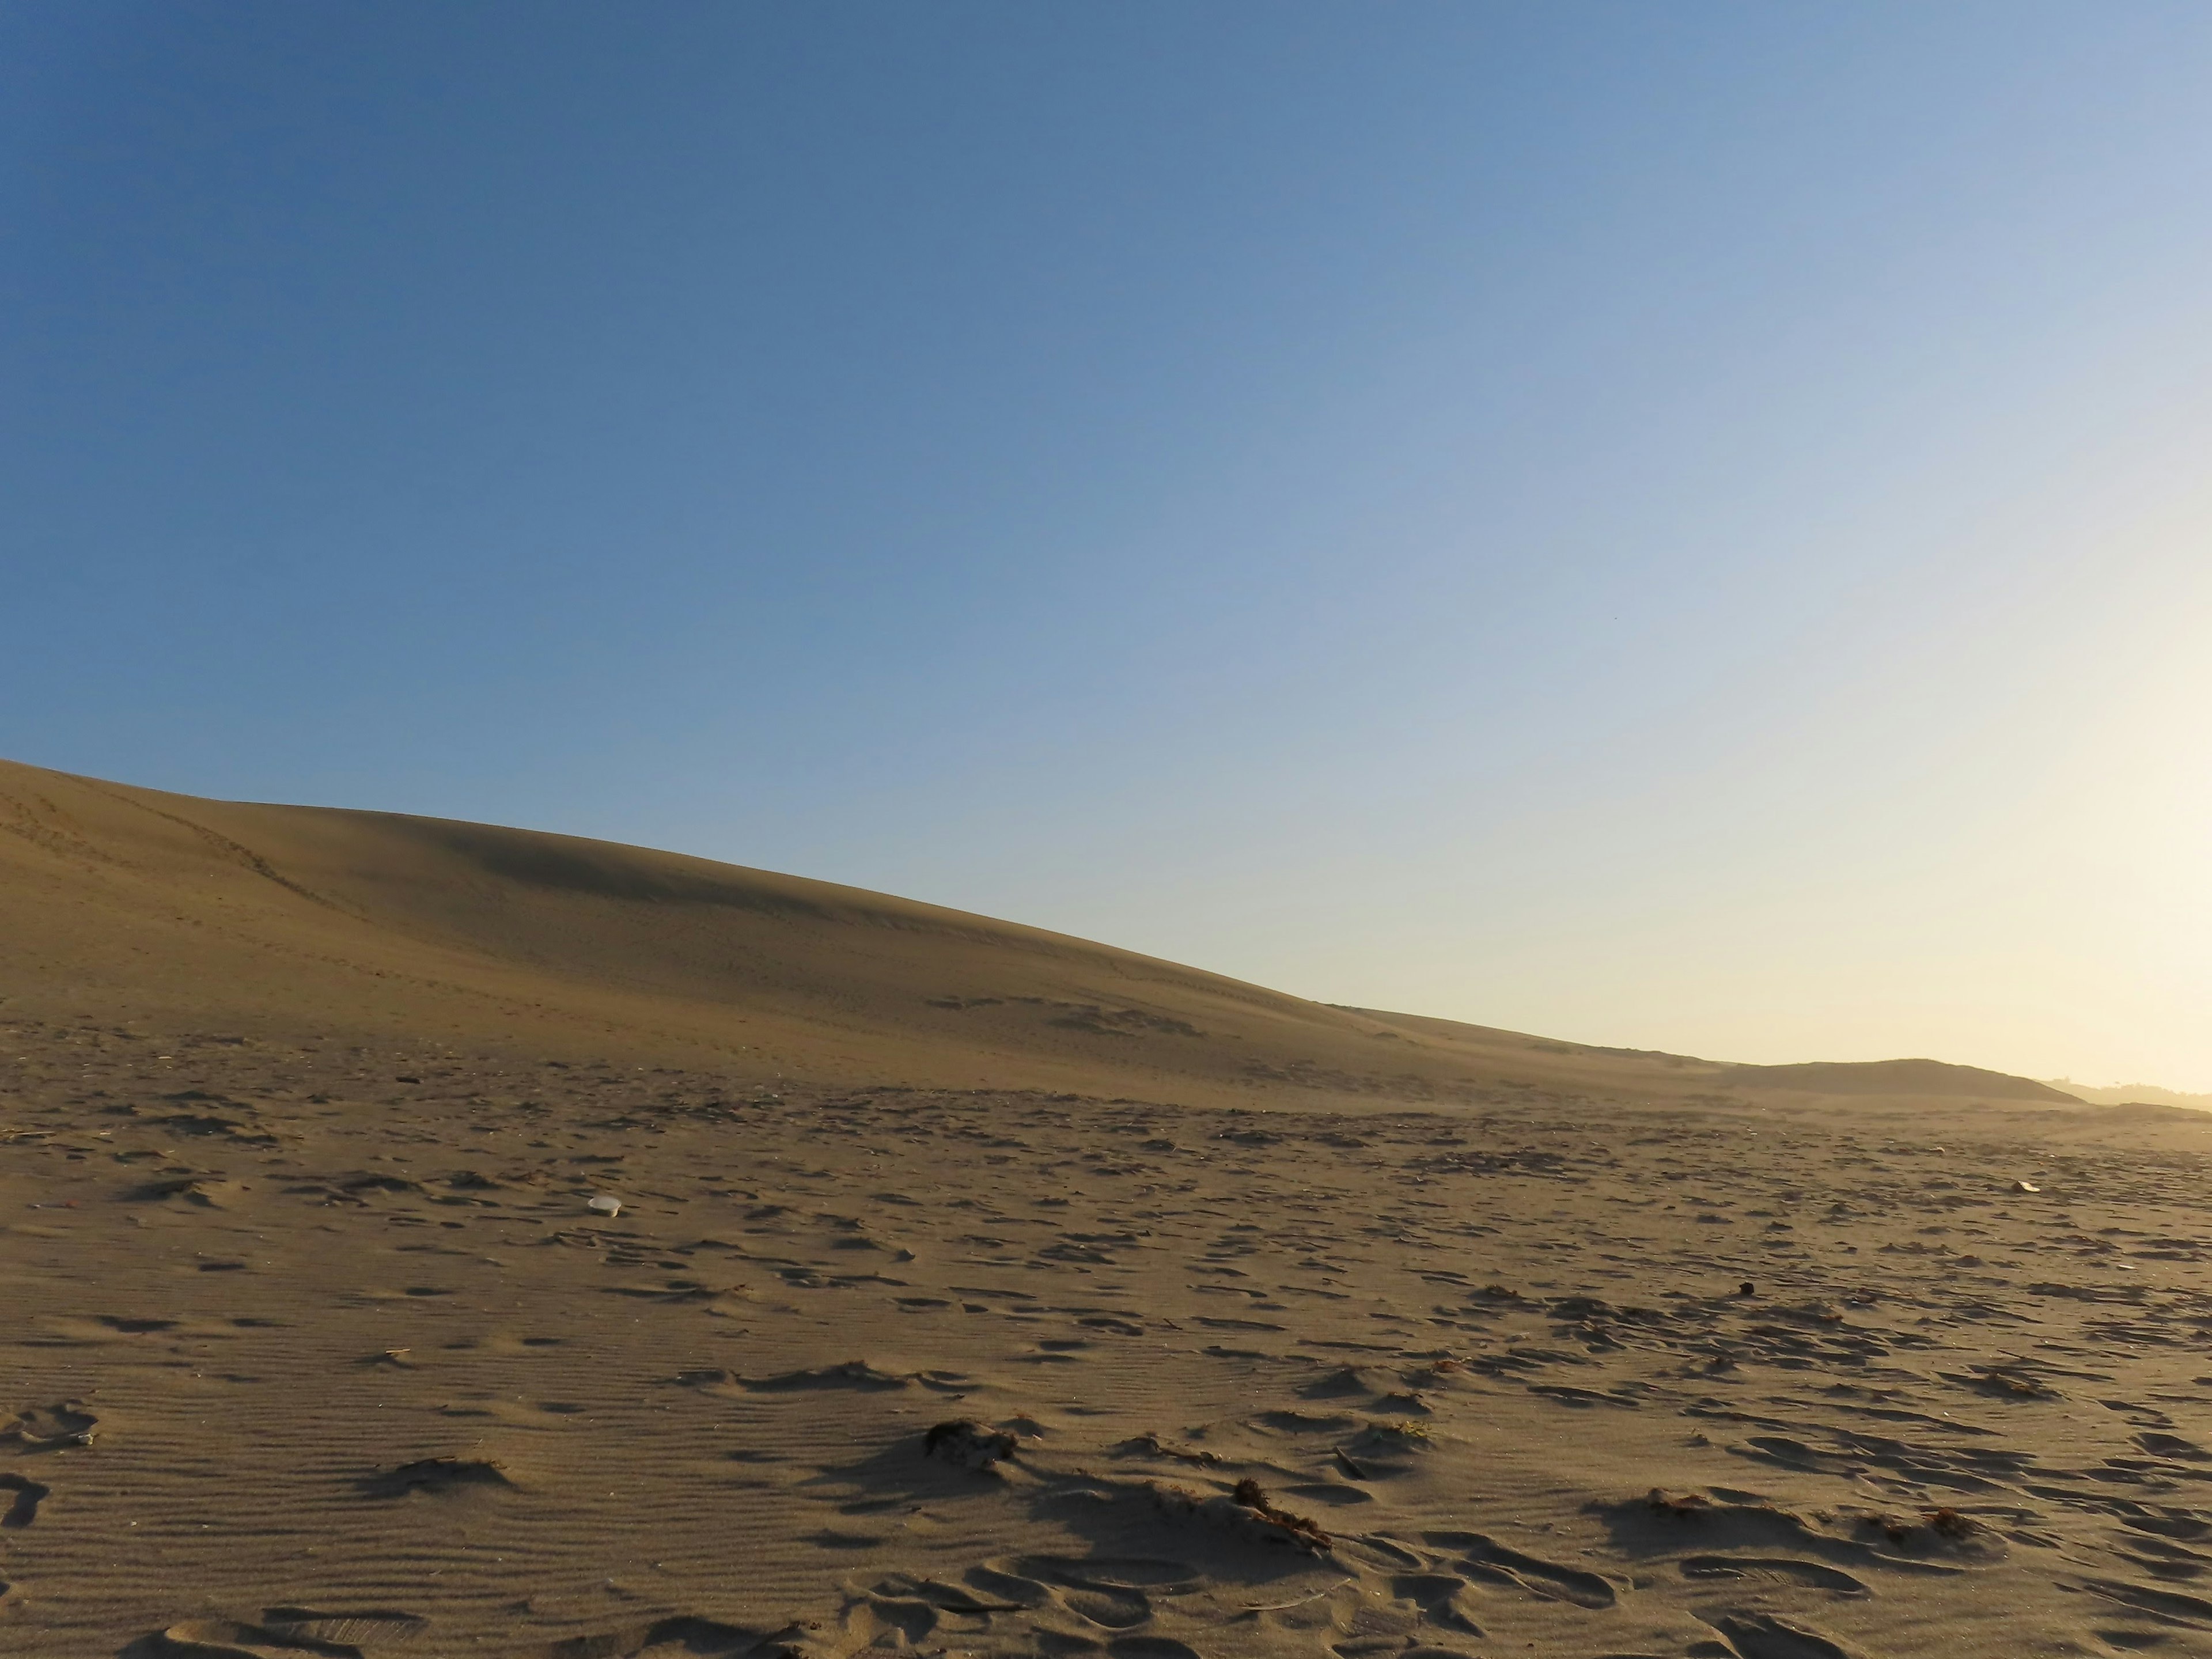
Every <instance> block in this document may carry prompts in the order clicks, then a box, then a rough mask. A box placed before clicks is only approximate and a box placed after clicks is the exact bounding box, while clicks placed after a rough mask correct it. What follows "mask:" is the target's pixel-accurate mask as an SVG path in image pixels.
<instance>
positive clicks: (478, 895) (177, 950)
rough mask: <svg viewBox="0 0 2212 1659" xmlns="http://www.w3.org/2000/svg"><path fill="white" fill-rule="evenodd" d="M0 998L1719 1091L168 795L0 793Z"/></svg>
mask: <svg viewBox="0 0 2212 1659" xmlns="http://www.w3.org/2000/svg"><path fill="white" fill-rule="evenodd" d="M0 830H5V831H7V832H8V833H7V834H5V835H0V907H4V908H0V915H4V918H5V921H6V931H5V934H4V937H0V953H4V954H0V973H4V975H5V979H6V983H7V984H8V986H9V995H10V996H11V997H12V998H13V999H14V1006H17V1007H19V1008H21V1009H22V1010H23V1011H24V1012H29V1013H31V1014H33V1015H36V1016H40V1017H52V1016H55V1015H61V1014H69V1013H74V1012H79V1005H84V1006H87V1007H90V1008H94V1009H97V1010H99V1011H100V1012H102V1013H103V1014H119V1015H122V1016H125V1017H128V1018H134V1019H138V1020H141V1021H149V1022H152V1023H153V1024H155V1025H166V1024H168V1023H170V1022H173V1021H182V1022H183V1024H184V1025H185V1026H187V1027H190V1028H192V1029H201V1028H204V1026H205V1025H206V1024H207V1023H208V1022H210V1021H216V1022H220V1023H222V1024H224V1025H225V1026H226V1027H228V1028H230V1029H233V1030H235V1031H237V1032H239V1033H241V1034H246V1035H259V1036H270V1037H277V1036H286V1035H290V1034H298V1033H301V1032H315V1033H328V1032H331V1031H339V1030H344V1031H353V1032H358V1033H362V1034H363V1035H367V1036H393V1035H404V1036H410V1037H414V1036H442V1037H447V1038H449V1039H451V1040H453V1041H455V1042H471V1043H478V1044H480V1043H483V1042H505V1043H512V1044H513V1045H516V1046H518V1047H519V1048H525V1049H528V1050H530V1051H532V1052H536V1051H538V1050H543V1051H544V1052H547V1053H551V1054H587V1055H590V1056H593V1057H607V1056H623V1055H635V1056H637V1057H640V1058H648V1059H651V1060H653V1061H655V1062H666V1061H668V1060H699V1061H706V1062H711V1063H714V1064H715V1065H718V1066H730V1067H734V1068H736V1069H738V1070H741V1071H744V1072H745V1073H748V1074H750V1075H753V1076H756V1077H757V1078H760V1079H763V1080H773V1079H776V1078H779V1077H781V1078H783V1079H787V1080H799V1079H823V1080H838V1081H846V1080H851V1079H856V1078H857V1079H866V1078H883V1079H890V1080H895V1081H899V1082H907V1083H933V1084H943V1085H951V1086H981V1085H988V1086H994V1087H1004V1086H1008V1085H1013V1086H1034V1087H1042V1088H1074V1089H1081V1090H1084V1091H1086V1092H1091V1093H1101V1094H1107V1095H1114V1094H1125V1093H1139V1092H1142V1093H1146V1094H1150V1095H1156V1096H1157V1095H1161V1094H1163V1093H1164V1094H1165V1095H1166V1097H1170V1098H1174V1099H1185V1100H1192V1101H1200V1100H1205V1101H1210V1102H1213V1103H1233V1102H1238V1101H1243V1100H1244V1099H1246V1098H1248V1097H1250V1096H1252V1095H1254V1094H1255V1092H1264V1093H1277V1092H1281V1091H1301V1090H1304V1091H1326V1092H1328V1093H1343V1092H1354V1093H1365V1094H1369V1095H1371V1096H1373V1097H1377V1098H1389V1099H1397V1100H1403V1099H1409V1098H1411V1099H1423V1098H1437V1099H1449V1098H1467V1097H1474V1096H1479V1095H1480V1094H1481V1093H1482V1092H1484V1091H1492V1090H1495V1089H1496V1088H1497V1087H1498V1086H1499V1085H1511V1086H1513V1087H1514V1088H1516V1089H1520V1088H1524V1087H1528V1086H1534V1087H1540V1088H1546V1089H1551V1090H1555V1091H1569V1092H1576V1091H1589V1090H1599V1091H1607V1092H1626V1091H1637V1090H1644V1091H1659V1092H1661V1093H1663V1094H1665V1095H1668V1096H1669V1097H1680V1096H1683V1095H1686V1094H1693V1093H1696V1092H1699V1091H1700V1090H1701V1089H1703V1088H1705V1087H1706V1086H1708V1085H1709V1084H1710V1080H1711V1079H1712V1078H1713V1077H1714V1076H1716V1075H1717V1073H1718V1071H1719V1069H1720V1068H1718V1067H1716V1066H1710V1065H1706V1064H1705V1063H1703V1062H1698V1061H1687V1060H1680V1059H1678V1058H1673V1057H1663V1056H1662V1057H1650V1056H1641V1055H1633V1054H1616V1053H1609V1052H1607V1051H1603V1050H1597V1049H1588V1048H1577V1047H1575V1046H1573V1045H1569V1044H1561V1043H1555V1042H1542V1041H1541V1040H1539V1039H1534V1038H1529V1037H1525V1036H1519V1035H1517V1034H1516V1033H1512V1032H1505V1031H1492V1030H1484V1029H1482V1028H1480V1027H1476V1026H1470V1025H1455V1024H1451V1023H1450V1022H1448V1021H1442V1020H1415V1019H1408V1018H1402V1017H1399V1016H1389V1015H1384V1016H1377V1015H1373V1014H1369V1013H1365V1012H1360V1011H1357V1010H1347V1009H1340V1008H1334V1007H1329V1006H1324V1005H1322V1004H1319V1003H1313V1002H1307V1001H1303V1000H1299V999H1297V998H1296V997H1290V996H1285V995H1282V994H1279V993H1277V992H1273V991H1268V990H1264V989H1261V987H1257V986H1252V985H1245V984H1241V983H1238V982H1237V981H1233V980H1228V979H1225V978H1222V977H1220V976H1219V975H1212V974H1207V973H1205V972H1202V971H1200V970H1198V969H1190V968H1183V967H1179V966H1177V965H1176V964H1174V963H1166V962H1160V961H1157V960H1154V959H1152V958H1150V957H1141V956H1138V955H1136V954H1134V953H1133V952H1130V951H1119V950H1115V949H1113V948H1112V947H1110V946H1107V945H1095V944H1091V943H1090V942H1088V941H1085V940H1082V939H1070V938H1066V937H1065V936H1063V935H1060V934H1054V933H1045V932H1042V931H1041V930H1039V929H1036V928H1031V927H1020V926H1018V925H1016V924H1014V923H1011V922H1003V921H993V920H991V919H989V918H987V917H983V916H975V915H964V914H962V913H960V912H958V911H953V910H946V909H942V908H937V907H934V906H931V905H926V904H917V903H915V902H910V901H908V900H904V899H898V898H892V897H890V896H885V895H883V894H879V893H868V892H862V891H860V890H855V889H851V888H844V887H837V886H833V885H831V884H828V883H824V882H817V881H809V880H805V879H803V878H799V877H794V876H783V875H774V874H769V873H768V872H763V871H758V870H747V869H740V868H738V867H735V866H728V865H720V864H714V863H710V862H708V861H707V860H701V859H692V858H686V857H683V856H680V855H678V854H670V853H654V852H648V851H646V850H644V849H641V848H631V847H618V846H614V845H611V844H607V843H605V842H589V841H582V840H578V839H575V838H573V837H569V836H550V835H541V834H537V833H533V832H532V831H528V830H520V829H494V828H490V827H488V826H485V825H481V824H468V823H447V822H442V821H439V820H435V819H427V818H412V817H399V816H397V815H393V814H388V813H376V812H352V811H327V810H321V809H316V808H307V807H288V806H263V805H240V804H237V803H233V802H217V801H208V800H200V799H193V798H191V797H185V796H178V795H168V794H162V793H158V792H155V791H150V790H143V789H135V788H131V787H125V786H121V785H117V784H110V783H103V782H99V781H94V780H90V779H82V778H75V777H69V776H64V775H61V774H58V773H53V772H45V771H40V770H36V769H32V768H27V767H22V766H15V765H0Z"/></svg>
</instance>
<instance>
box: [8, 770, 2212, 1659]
mask: <svg viewBox="0 0 2212 1659" xmlns="http://www.w3.org/2000/svg"><path fill="white" fill-rule="evenodd" d="M0 781H4V806H3V807H0V811H4V821H5V824H6V827H7V828H8V829H9V832H10V833H9V835H7V836H0V996H4V997H5V999H6V1000H5V1001H4V1002H3V1003H0V1067H4V1071H0V1245H3V1246H4V1248H0V1310H4V1312H5V1318H4V1319H0V1358H4V1364H0V1388H4V1390H5V1392H4V1393H0V1585H4V1588H0V1652H4V1653H6V1654H9V1655H11V1656H12V1655H15V1654H19V1653H20V1654H22V1655H25V1656H29V1659H95V1656H98V1659H110V1656H118V1655H121V1656H129V1659H241V1656H244V1659H299V1656H301V1655H322V1656H337V1659H348V1656H351V1659H381V1656H386V1655H389V1656H392V1659H443V1656H448V1655H459V1654H471V1655H484V1656H489V1659H677V1656H705V1655H720V1656H726V1659H738V1656H751V1659H773V1656H800V1659H843V1656H851V1655H857V1654H860V1653H864V1652H874V1651H878V1650H880V1651H884V1652H908V1653H921V1654H946V1655H952V1654H977V1655H992V1656H998V1655H1004V1656H1015V1655H1024V1656H1054V1659H1075V1656H1083V1659H1194V1656H1205V1659H1245V1656H1251V1659H1261V1656H1273V1655H1310V1656H1314V1659H1386V1656H1388V1659H1483V1656H1496V1655H1502V1654H1507V1653H1513V1654H1524V1653H1536V1654H1544V1655H1559V1656H1574V1659H1600V1656H1615V1659H1650V1656H1669V1659H1837V1656H1860V1659H1877V1656H1916V1655H1918V1656H1954V1655H1960V1656H1987V1659H1996V1656H2013V1655H2019V1654H2028V1653H2050V1654H2077V1655H2100V1654H2101V1655H2121V1654H2139V1653H2145V1652H2150V1653H2156V1654H2160V1655H2185V1654H2194V1653H2208V1652H2212V1498H2207V1497H2206V1494H2205V1482H2206V1480H2207V1472H2208V1470H2212V1424H2208V1423H2207V1422H2206V1420H2205V1411H2204V1404H2203V1402H2204V1400H2205V1397H2206V1396H2205V1392H2204V1391H2205V1389H2206V1387H2207V1386H2208V1379H2207V1378H2206V1377H2205V1376H2203V1375H2201V1373H2203V1372H2204V1371H2205V1370H2208V1368H2209V1367H2208V1359H2207V1356H2206V1343H2207V1340H2208V1337H2207V1333H2208V1332H2209V1331H2212V1267H2208V1264H2207V1261H2206V1245H2205V1242H2204V1239H2203V1233H2202V1195H2203V1191H2204V1189H2205V1185H2206V1176H2207V1174H2208V1169H2207V1161H2206V1151H2207V1146H2208V1143H2207V1141H2206V1139H2205V1133H2206V1128H2207V1125H2206V1122H2205V1120H2204V1119H2203V1117H2202V1115H2198V1114H2194V1113H2188V1112H2182V1111H2161V1110H2153V1109H2104V1108H2095V1107H2090V1106H2085V1105H2082V1104H2080V1103H2075V1102H2074V1101H2072V1100H2070V1099H2069V1098H2068V1097H2064V1096H2063V1093H2059V1091H2040V1092H2039V1093H2033V1094H2029V1093H2026V1092H2022V1091H2018V1090H2016V1089H2015V1085H2018V1084H2020V1082H2021V1080H2020V1079H2003V1078H2001V1077H1999V1076H1997V1074H1995V1073H1979V1072H1970V1071H1969V1069H1968V1068H1962V1067H1939V1068H1936V1070H1933V1071H1930V1070H1929V1069H1928V1068H1929V1066H1930V1065H1931V1064H1932V1062H1923V1061H1905V1062H1896V1063H1894V1064H1893V1066H1889V1067H1888V1068H1887V1069H1885V1068H1882V1067H1874V1068H1867V1067H1823V1068H1810V1069H1796V1070H1792V1069H1791V1068H1782V1069H1784V1070H1785V1071H1790V1073H1791V1074H1790V1077H1789V1078H1788V1079H1784V1084H1783V1085H1777V1084H1776V1083H1774V1082H1773V1080H1771V1079H1758V1078H1754V1079H1753V1080H1752V1081H1750V1082H1745V1081H1743V1080H1742V1079H1741V1072H1742V1071H1743V1070H1744V1069H1745V1068H1735V1070H1734V1071H1732V1070H1731V1069H1730V1068H1727V1067H1723V1066H1717V1065H1715V1064H1712V1063H1711V1062H1707V1061H1704V1060H1693V1059H1690V1058H1687V1057H1684V1056H1676V1055H1666V1054H1641V1053H1630V1052H1621V1051H1613V1050H1607V1049H1601V1048H1588V1047H1584V1046H1580V1045H1576V1044H1571V1043H1560V1042H1548V1041H1547V1040H1544V1039H1539V1038H1531V1037H1527V1036H1517V1035H1515V1034H1512V1033H1507V1032H1500V1031H1492V1030H1485V1029H1483V1028H1479V1027H1472V1026H1461V1025H1456V1024H1452V1023H1451V1022H1448V1021H1441V1020H1432V1019H1422V1018H1412V1017H1405V1016H1398V1015H1390V1014H1383V1013H1376V1012H1367V1011H1361V1010H1355V1009H1336V1008H1327V1007H1322V1006H1316V1005H1313V1004H1310V1003H1304V1002H1301V1001H1298V1000H1296V999H1293V998H1289V997H1283V996H1279V995H1277V994H1273V993H1271V992H1267V991H1264V990H1261V989H1258V988H1256V987H1250V986H1246V985H1241V984H1237V983H1235V982H1233V981H1225V980H1222V979H1218V978H1216V977H1213V976H1211V975H1206V974H1203V973H1200V972H1196V971H1194V970H1191V969H1182V968H1177V967H1176V966H1174V965H1172V964H1170V963H1159V962H1153V961H1150V960H1147V959H1146V958H1143V957H1134V956H1130V955H1127V953H1123V952H1119V951H1113V950H1111V949H1109V948H1108V947H1105V946H1101V945H1090V944H1086V943H1084V942H1082V941H1079V940H1074V939H1063V938H1060V937H1057V936H1054V935H1051V934H1047V933H1037V932H1035V931H1033V930H1029V929H1024V928H1021V927H1014V926H1012V925H1010V924H1006V923H1000V922H995V921H987V920H985V919H982V918H979V917H973V916H964V915H957V914H955V913H952V912H949V911H945V910H940V909H933V908H929V907H927V906H921V905H913V904H908V903H905V902H902V901H899V900H896V899H889V898H884V897H882V896H878V895H873V894H866V893H858V892H854V891H851V890H845V889H839V888H834V887H826V886H823V885H822V884H816V883H810V882H805V881H801V880H799V879H796V878H788V877H781V876H771V875H765V874H762V873H760V872H751V871H743V870H733V869H730V868H727V867H726V866H715V865H710V864H705V863H702V862H701V861H698V860H688V859H682V858H678V857H675V856H673V855H669V854H651V853H643V852H639V851H636V850H635V849H629V848H611V847H605V846H600V845H598V844H595V843H590V842H576V841H572V840H565V839H563V838H560V837H554V836H532V835H528V834H526V833H524V832H520V831H509V830H496V829H483V828H481V827H478V826H471V825H457V824H446V823H429V822H426V821H423V820H419V819H407V818H397V817H386V816H381V815H377V814H368V813H342V812H323V811H306V810H302V809H293V808H282V807H261V806H235V805H218V804H216V803H209V802H200V801H194V800H189V799H182V798H179V797H174V796H164V795H158V794H154V793H149V792H143V791H136V790H130V789H125V788H121V787H117V786H112V785H105V784H97V783H93V782H90V781H82V780H75V779H67V778H61V777H58V776H57V775H53V774H51V773H40V772H36V771H33V770H30V769H21V768H15V769H9V770H8V771H7V772H6V774H5V775H4V780H0ZM1378 1054H1381V1055H1387V1056H1388V1058H1383V1059H1378V1058H1376V1057H1375V1056H1376V1055H1378ZM1751 1069H1753V1070H1754V1071H1755V1070H1761V1069H1765V1068H1751ZM779 1074H780V1075H781V1081H779V1080H778V1077H779ZM1808 1079H1809V1080H1810V1081H1812V1082H1814V1083H1815V1084H1816V1085H1817V1087H1818V1092H1808V1091H1806V1090H1805V1089H1803V1088H1802V1087H1796V1086H1790V1085H1794V1084H1802V1083H1803V1082H1805V1081H1807V1080H1808ZM1870 1085H1881V1086H1872V1087H1870ZM1885 1087H1887V1088H1906V1089H1910V1090H1911V1091H1914V1092H1912V1093H1911V1094H1899V1093H1893V1092H1883V1091H1882V1089H1883V1088H1885ZM2035 1087H2036V1085H2027V1088H2028V1089H2029V1090H2033V1089H2035ZM2054 1094H2056V1095H2057V1098H2051V1096H2052V1095H2054ZM595 1201H596V1207H595Z"/></svg>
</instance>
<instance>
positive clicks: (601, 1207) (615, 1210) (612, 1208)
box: [584, 1193, 622, 1215]
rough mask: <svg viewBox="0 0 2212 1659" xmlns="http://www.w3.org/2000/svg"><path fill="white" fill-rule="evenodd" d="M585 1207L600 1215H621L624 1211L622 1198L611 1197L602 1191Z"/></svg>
mask: <svg viewBox="0 0 2212 1659" xmlns="http://www.w3.org/2000/svg"><path fill="white" fill-rule="evenodd" d="M584 1207H585V1208H586V1209H587V1210H590V1211H592V1212H593V1213H594V1214H598V1215H620V1214H621V1213H622V1200H620V1199H618V1198H610V1197H608V1196H607V1195H606V1194H605V1193H601V1194H599V1196H598V1197H597V1198H595V1199H592V1200H591V1201H590V1202H589V1203H587V1204H586V1205H585V1206H584Z"/></svg>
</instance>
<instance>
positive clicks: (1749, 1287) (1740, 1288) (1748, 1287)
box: [1735, 1279, 1759, 1296]
mask: <svg viewBox="0 0 2212 1659" xmlns="http://www.w3.org/2000/svg"><path fill="white" fill-rule="evenodd" d="M1735 1293H1736V1294H1737V1295H1738V1296H1756V1295H1758V1294H1759V1287H1758V1286H1757V1285H1753V1283H1752V1282H1751V1281H1750V1280H1749V1279H1745V1280H1744V1281H1743V1283H1742V1284H1741V1285H1737V1286H1736V1287H1735Z"/></svg>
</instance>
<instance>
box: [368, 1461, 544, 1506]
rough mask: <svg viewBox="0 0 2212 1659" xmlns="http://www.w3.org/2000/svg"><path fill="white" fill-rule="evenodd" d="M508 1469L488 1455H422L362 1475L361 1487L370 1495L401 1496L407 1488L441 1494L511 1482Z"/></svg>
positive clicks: (511, 1483)
mask: <svg viewBox="0 0 2212 1659" xmlns="http://www.w3.org/2000/svg"><path fill="white" fill-rule="evenodd" d="M513 1484H514V1483H513V1481H512V1480H508V1479H507V1471H506V1470H505V1469H503V1468H501V1467H500V1466H499V1465H498V1464H497V1463H495V1462H491V1461H489V1459H480V1458H471V1457H423V1458H417V1459H416V1461H415V1462H412V1463H402V1464H400V1465H399V1466H398V1468H391V1469H380V1470H378V1471H377V1472H376V1473H375V1474H371V1475H368V1476H367V1477H365V1478H364V1479H363V1480H362V1482H361V1490H362V1492H364V1493H365V1494H366V1495H368V1497H371V1498H404V1497H406V1496H407V1495H408V1494H409V1493H410V1492H430V1493H432V1494H434V1495H443V1494H445V1493H447V1492H465V1491H469V1490H471V1489H474V1488H480V1487H485V1486H513Z"/></svg>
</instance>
